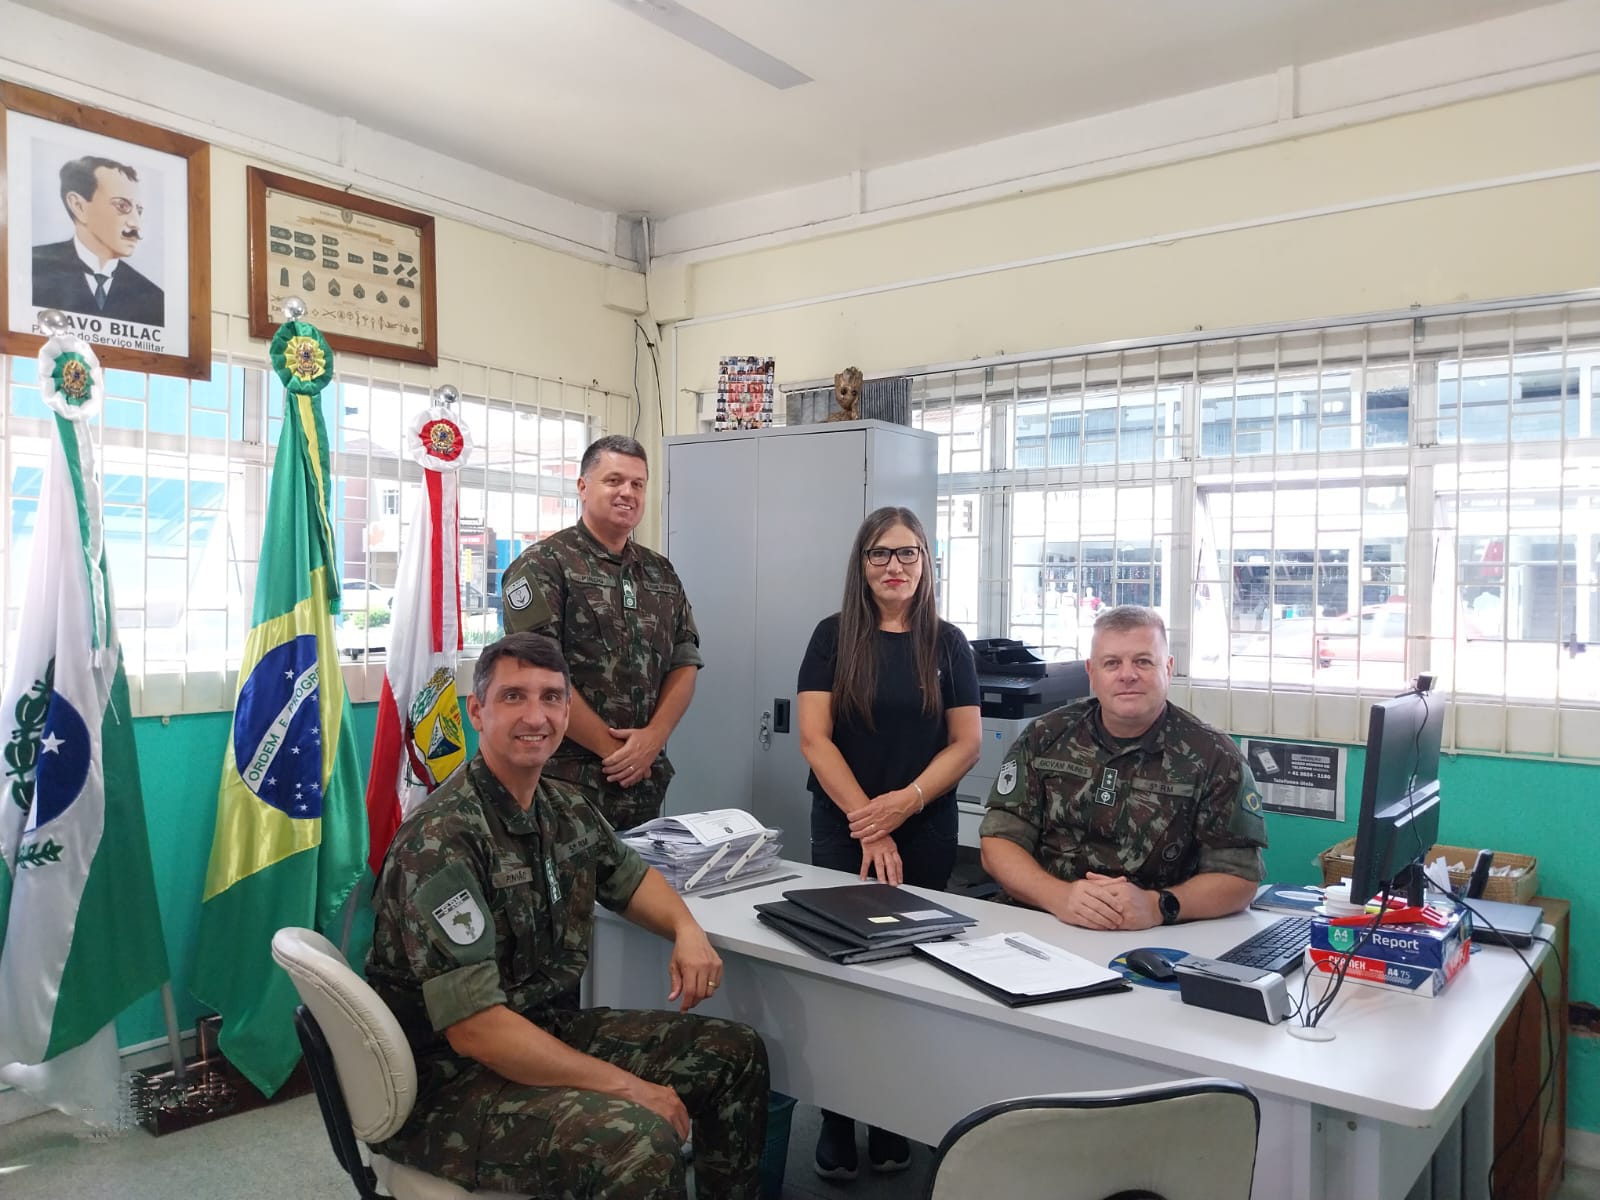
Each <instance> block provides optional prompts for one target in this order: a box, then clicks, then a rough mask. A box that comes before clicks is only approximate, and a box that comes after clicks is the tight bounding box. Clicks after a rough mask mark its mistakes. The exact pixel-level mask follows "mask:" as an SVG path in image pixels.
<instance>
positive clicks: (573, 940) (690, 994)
mask: <svg viewBox="0 0 1600 1200" xmlns="http://www.w3.org/2000/svg"><path fill="white" fill-rule="evenodd" d="M568 687H569V684H568V679H567V670H566V663H565V661H564V660H563V659H562V657H561V652H560V650H559V649H558V648H557V647H556V645H555V643H554V642H552V641H551V640H550V639H549V638H545V637H541V636H539V635H537V634H530V633H523V634H512V635H511V636H509V637H506V638H503V639H502V640H500V641H498V642H496V643H494V644H493V645H492V646H489V647H487V648H485V650H484V652H483V655H482V656H481V657H480V658H479V659H478V665H477V670H476V672H475V675H474V678H473V694H472V696H471V697H470V698H469V699H468V701H467V715H468V717H469V718H470V719H471V721H472V725H473V728H475V729H477V730H478V732H479V747H478V755H477V757H475V758H474V759H473V760H472V761H471V762H470V763H469V764H467V767H466V768H465V769H464V770H462V771H459V772H457V774H456V775H455V776H454V777H453V778H452V779H451V780H450V781H449V782H447V783H446V784H445V785H444V786H443V787H442V788H440V789H439V791H438V792H436V793H435V794H434V795H433V796H431V797H430V798H429V799H428V801H427V802H426V803H424V804H423V805H422V806H421V807H420V808H418V809H417V811H416V812H414V813H413V814H412V815H411V816H410V817H408V818H407V819H406V821H405V822H404V823H403V824H402V825H401V826H400V829H399V832H398V833H396V835H395V839H394V842H393V844H392V845H391V846H390V848H389V854H388V857H387V858H386V859H385V861H384V866H383V872H382V874H381V876H380V877H379V881H378V887H377V892H376V894H375V896H374V899H373V907H374V909H375V910H376V916H377V927H376V930H375V932H374V936H373V943H372V952H371V954H370V956H369V958H368V962H367V979H368V981H369V982H370V983H371V984H372V986H373V988H375V989H376V990H377V993H378V995H379V996H381V997H382V998H383V999H384V1001H385V1002H387V1003H388V1005H389V1007H390V1008H391V1009H393V1010H394V1014H395V1016H396V1017H397V1018H398V1019H399V1021H400V1024H401V1027H402V1028H403V1029H404V1030H405V1034H406V1039H407V1041H409V1042H410V1044H411V1048H412V1051H413V1052H414V1054H415V1055H416V1059H417V1103H416V1107H415V1109H414V1110H413V1111H412V1114H411V1117H410V1119H409V1120H407V1122H406V1124H405V1125H404V1127H402V1128H401V1130H400V1131H399V1133H397V1134H396V1135H395V1136H394V1137H393V1138H390V1139H389V1140H388V1141H386V1142H383V1143H382V1144H380V1145H379V1146H378V1147H377V1149H378V1150H379V1151H380V1152H381V1153H383V1154H385V1155H388V1156H390V1157H392V1158H394V1159H396V1160H397V1161H399V1162H403V1163H408V1164H410V1165H412V1166H415V1167H418V1168H420V1169H422V1170H425V1171H428V1172H430V1173H433V1174H436V1175H441V1176H443V1177H445V1178H447V1179H451V1180H454V1181H455V1182H457V1183H459V1184H461V1185H463V1186H465V1187H468V1188H493V1189H501V1190H505V1191H512V1192H525V1193H529V1194H531V1195H536V1196H549V1197H563V1198H565V1197H571V1198H573V1200H577V1198H580V1197H583V1198H598V1197H608V1198H612V1200H644V1198H646V1197H648V1198H650V1200H657V1198H662V1200H664V1198H666V1197H681V1196H683V1195H684V1186H685V1184H684V1165H683V1160H682V1156H681V1154H680V1150H681V1148H682V1145H683V1142H684V1141H685V1139H687V1138H688V1137H689V1136H690V1125H691V1122H692V1124H693V1129H694V1148H695V1179H696V1189H697V1193H698V1195H699V1196H701V1197H703V1198H708V1200H709V1198H712V1197H725V1198H731V1200H755V1197H756V1196H757V1194H758V1192H759V1187H758V1179H757V1176H758V1167H759V1162H760V1156H761V1150H762V1147H763V1145H764V1143H765V1137H766V1114H767V1088H768V1075H767V1053H766V1047H765V1046H764V1045H763V1044H762V1041H761V1038H760V1037H759V1036H758V1035H757V1034H756V1033H755V1032H754V1031H753V1030H751V1029H749V1028H747V1027H746V1026H744V1025H736V1024H733V1023H731V1022H727V1021H719V1020H713V1019H710V1018H704V1017H696V1016H690V1015H687V1010H688V1009H690V1008H692V1007H693V1006H694V1005H696V1004H698V1003H699V1002H700V1001H701V1000H703V999H705V998H706V997H707V996H709V995H711V994H712V993H713V992H714V991H716V989H717V986H718V984H719V982H720V981H721V976H722V960H721V959H720V958H719V957H718V956H717V953H716V951H715V950H713V949H712V948H711V944H710V943H709V942H708V941H707V940H706V935H705V932H704V931H703V930H702V929H701V928H700V926H699V925H698V924H697V923H696V922H695V920H694V918H693V917H691V916H690V915H689V910H688V909H687V908H686V907H685V906H684V903H683V900H682V899H681V898H680V897H679V896H678V894H677V893H676V892H674V891H673V890H672V888H671V887H670V886H668V884H667V882H666V880H664V879H663V878H662V877H661V875H660V874H659V873H657V872H656V871H654V870H652V869H650V868H647V867H646V866H645V865H644V863H643V861H642V860H640V858H639V856H638V855H637V854H635V853H634V852H633V850H631V849H629V848H628V847H627V846H625V845H624V844H623V843H622V842H621V841H620V840H619V839H618V838H617V836H616V834H615V833H614V832H613V831H612V829H611V826H610V825H609V824H607V823H606V821H605V819H604V818H603V817H602V816H601V815H600V814H599V813H598V812H597V811H596V810H595V809H594V807H593V805H592V804H591V803H590V801H589V799H588V798H587V797H586V796H585V795H584V794H583V792H582V790H581V789H579V788H578V787H575V786H574V785H572V784H568V783H565V782H561V781H558V780H552V779H548V778H543V777H541V773H540V772H541V768H542V767H543V766H544V763H545V760H546V759H547V758H549V756H550V754H551V752H552V751H553V750H554V749H555V748H556V746H557V745H558V744H559V743H560V741H561V737H562V734H563V733H565V732H566V728H567V713H568V699H567V693H568ZM596 900H598V901H599V902H600V903H601V904H604V905H605V906H606V907H607V908H610V909H613V910H615V911H619V912H621V913H622V915H623V916H625V917H627V918H628V919H629V920H631V921H633V922H634V923H636V924H638V925H641V926H643V927H644V928H646V929H649V930H651V931H652V932H654V933H658V934H660V935H662V936H663V937H667V938H670V939H672V943H673V950H672V959H671V965H670V975H671V985H672V986H671V993H670V996H669V999H672V1000H677V1001H678V1002H679V1006H678V1007H679V1011H678V1012H677V1013H668V1012H630V1011H624V1010H612V1009H590V1010H582V1009H580V1008H579V1007H578V980H579V978H580V977H581V976H582V974H583V971H584V967H585V965H586V963H587V961H588V956H589V945H590V934H591V931H592V928H593V922H594V903H595V901H596Z"/></svg>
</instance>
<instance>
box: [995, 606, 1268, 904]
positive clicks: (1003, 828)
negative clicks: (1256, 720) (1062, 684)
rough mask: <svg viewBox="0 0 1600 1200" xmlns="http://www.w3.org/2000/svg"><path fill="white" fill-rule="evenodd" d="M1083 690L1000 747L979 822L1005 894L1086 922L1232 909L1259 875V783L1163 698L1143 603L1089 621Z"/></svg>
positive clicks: (1164, 657)
mask: <svg viewBox="0 0 1600 1200" xmlns="http://www.w3.org/2000/svg"><path fill="white" fill-rule="evenodd" d="M1088 667H1089V686H1090V688H1091V690H1092V691H1093V693H1094V695H1093V696H1092V697H1091V698H1089V699H1087V700H1078V701H1074V702H1073V703H1071V704H1066V705H1063V706H1062V707H1061V708H1058V709H1055V710H1054V711H1053V712H1048V713H1046V714H1044V715H1043V716H1041V717H1039V718H1038V719H1037V720H1035V721H1034V722H1033V724H1031V725H1030V726H1028V728H1027V729H1026V730H1025V731H1024V732H1023V734H1022V736H1021V737H1020V738H1018V739H1017V741H1016V742H1015V744H1014V745H1013V746H1012V747H1011V749H1010V751H1009V752H1008V754H1007V755H1006V758H1005V761H1004V762H1003V763H1002V764H1001V767H1000V772H999V774H998V775H997V776H996V778H995V782H994V787H993V788H992V789H991V790H990V792H989V799H988V813H987V814H986V815H985V816H984V819H983V826H982V828H981V830H980V835H981V837H982V853H983V866H984V869H985V870H986V871H988V872H989V874H990V875H992V876H993V877H994V878H995V880H996V881H997V882H998V883H999V884H1000V886H1001V887H1002V888H1004V889H1005V891H1006V892H1007V894H1008V895H1010V896H1011V898H1012V899H1015V900H1018V901H1021V902H1022V903H1024V904H1029V905H1032V906H1033V907H1035V908H1040V909H1043V910H1044V911H1046V912H1048V913H1050V914H1051V915H1053V916H1054V917H1055V918H1056V919H1057V920H1060V921H1063V922H1065V923H1067V924H1069V925H1082V926H1085V927H1086V928H1089V929H1148V928H1150V927H1151V926H1153V925H1163V924H1166V925H1171V924H1174V923H1175V922H1177V921H1179V920H1187V921H1193V920H1200V919H1203V918H1206V917H1222V916H1228V915H1230V914H1232V913H1236V912H1238V911H1240V910H1241V909H1243V908H1244V907H1245V906H1246V905H1247V904H1249V903H1250V901H1251V899H1252V898H1253V897H1254V895H1255V891H1256V886H1257V885H1258V884H1259V883H1260V882H1261V880H1262V879H1263V878H1264V877H1265V875H1266V870H1265V866H1264V864H1263V862H1262V857H1261V851H1262V850H1263V849H1264V848H1265V847H1266V844H1267V833H1266V826H1265V825H1264V823H1263V822H1262V819H1261V794H1260V792H1258V791H1257V790H1256V782H1255V779H1254V777H1253V776H1252V775H1251V774H1250V768H1249V767H1248V766H1247V765H1246V764H1245V761H1244V756H1243V755H1241V754H1240V753H1239V749H1238V747H1237V746H1235V745H1234V743H1233V740H1232V739H1231V738H1229V737H1228V735H1227V734H1225V733H1223V732H1222V731H1221V730H1218V729H1213V728H1212V727H1211V726H1210V725H1207V724H1206V723H1205V722H1204V721H1202V720H1200V719H1199V718H1198V717H1196V716H1195V715H1194V714H1192V713H1189V712H1185V711H1184V710H1183V709H1181V708H1178V707H1177V706H1176V705H1174V704H1172V703H1170V702H1169V701H1168V700H1167V690H1168V687H1169V685H1170V683H1171V679H1172V657H1171V655H1170V654H1169V653H1168V651H1167V631H1166V626H1165V625H1164V624H1163V622H1162V620H1161V617H1160V615H1159V614H1158V613H1156V612H1155V611H1154V610H1152V609H1148V608H1140V607H1137V606H1135V605H1122V606H1119V607H1117V608H1110V609H1106V610H1105V611H1104V612H1102V613H1101V614H1100V615H1099V616H1098V617H1097V618H1095V623H1094V637H1093V640H1092V642H1091V644H1090V654H1089V663H1088Z"/></svg>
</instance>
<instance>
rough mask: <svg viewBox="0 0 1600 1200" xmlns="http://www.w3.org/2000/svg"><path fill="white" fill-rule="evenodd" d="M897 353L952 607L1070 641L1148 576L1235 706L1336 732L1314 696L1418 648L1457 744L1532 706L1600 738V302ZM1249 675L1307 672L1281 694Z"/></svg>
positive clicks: (988, 631) (1491, 737)
mask: <svg viewBox="0 0 1600 1200" xmlns="http://www.w3.org/2000/svg"><path fill="white" fill-rule="evenodd" d="M909 374H911V375H912V377H913V378H912V420H913V424H915V425H917V426H918V427H920V428H923V429H928V430H932V431H935V432H937V433H938V434H939V472H940V476H939V505H938V514H937V518H938V519H937V525H938V528H937V535H936V536H937V539H938V550H937V554H938V559H939V566H940V589H941V595H940V601H941V611H942V612H943V614H944V615H945V616H946V617H947V618H948V619H949V620H951V621H954V622H955V623H956V624H958V625H960V626H961V627H962V628H963V629H964V630H966V632H967V633H968V634H969V635H971V636H1005V637H1013V638H1018V639H1020V640H1022V641H1024V642H1026V643H1028V644H1029V645H1031V646H1034V647H1037V648H1038V649H1039V650H1040V651H1041V652H1042V653H1043V654H1044V655H1045V656H1046V657H1049V658H1058V657H1067V658H1071V657H1084V656H1087V654H1088V651H1089V635H1090V631H1091V625H1092V622H1093V618H1094V615H1095V613H1096V612H1097V611H1098V610H1099V608H1100V607H1101V606H1103V605H1107V604H1146V605H1151V606H1153V607H1155V608H1157V609H1158V610H1160V612H1161V613H1162V615H1163V617H1164V618H1165V619H1166V621H1167V622H1168V625H1169V629H1170V633H1171V642H1172V648H1173V652H1174V655H1175V657H1176V660H1177V664H1176V665H1177V674H1178V676H1179V677H1180V681H1181V684H1182V687H1183V688H1185V689H1187V692H1186V694H1194V693H1208V694H1210V696H1211V701H1212V704H1213V711H1214V712H1220V713H1222V714H1224V720H1223V722H1222V723H1225V724H1230V727H1231V728H1235V729H1236V731H1239V732H1279V733H1284V734H1289V733H1293V734H1297V735H1303V736H1304V735H1314V734H1316V733H1317V732H1319V730H1320V731H1323V732H1326V728H1327V727H1329V723H1327V722H1319V721H1318V720H1317V718H1316V715H1315V714H1316V712H1317V710H1318V708H1319V706H1321V707H1324V708H1325V710H1326V711H1328V712H1333V711H1340V712H1342V713H1344V714H1345V715H1344V716H1342V717H1340V719H1339V720H1337V721H1335V722H1332V725H1333V726H1337V727H1338V728H1339V729H1340V730H1341V731H1343V732H1344V733H1346V734H1353V736H1352V740H1356V739H1359V736H1360V735H1359V734H1358V733H1353V731H1354V730H1355V729H1356V728H1357V726H1358V722H1357V721H1356V720H1354V719H1353V715H1354V710H1353V708H1352V707H1351V706H1350V705H1348V704H1346V705H1344V706H1342V707H1341V706H1339V705H1336V704H1331V703H1330V704H1328V705H1326V706H1324V705H1322V698H1324V697H1327V698H1338V697H1341V696H1343V697H1351V696H1353V697H1357V698H1358V699H1359V698H1362V697H1365V698H1367V699H1371V698H1376V697H1378V696H1381V695H1387V694H1393V693H1394V692H1396V691H1399V690H1400V689H1401V688H1402V687H1403V686H1405V685H1406V684H1408V683H1409V681H1410V680H1412V679H1413V678H1414V677H1415V676H1416V675H1417V673H1418V672H1421V671H1427V672H1431V673H1432V674H1434V675H1435V676H1436V677H1437V679H1438V681H1439V686H1440V687H1442V688H1443V689H1444V690H1445V691H1446V693H1447V694H1448V695H1449V696H1450V697H1451V698H1452V699H1453V700H1454V701H1456V702H1457V703H1456V705H1455V706H1454V707H1456V708H1459V709H1462V710H1463V711H1464V712H1465V711H1466V710H1469V709H1470V710H1474V711H1472V712H1467V713H1466V718H1467V719H1468V720H1469V721H1470V722H1471V723H1472V731H1471V736H1470V737H1467V738H1461V737H1458V738H1457V742H1458V744H1469V743H1470V744H1471V745H1472V746H1473V747H1474V748H1485V749H1490V750H1507V751H1510V750H1514V749H1516V747H1517V745H1518V744H1520V740H1519V738H1518V736H1517V735H1516V733H1515V731H1514V730H1512V729H1511V728H1510V727H1511V726H1512V725H1515V724H1516V723H1517V721H1518V720H1520V717H1521V713H1520V710H1524V709H1527V710H1540V709H1542V710H1546V711H1548V712H1553V713H1554V714H1555V715H1554V716H1553V717H1552V718H1551V720H1552V721H1553V722H1554V723H1555V724H1556V725H1560V723H1561V722H1562V721H1563V720H1564V719H1567V723H1568V726H1569V727H1568V729H1567V730H1566V731H1562V730H1560V729H1559V728H1556V729H1553V730H1552V731H1551V732H1550V733H1549V735H1548V736H1545V735H1544V734H1539V735H1537V736H1533V737H1532V738H1531V741H1532V742H1533V743H1536V744H1537V745H1538V746H1539V747H1541V748H1544V749H1547V750H1548V751H1549V752H1551V753H1553V754H1559V755H1563V756H1566V755H1570V756H1572V757H1596V756H1597V752H1596V751H1595V750H1594V749H1593V745H1594V743H1593V742H1590V743H1589V745H1588V746H1587V747H1583V746H1581V745H1580V744H1579V743H1580V741H1581V739H1579V738H1578V737H1577V735H1576V734H1575V733H1574V732H1573V731H1574V730H1577V729H1580V728H1582V729H1589V728H1593V729H1595V730H1596V731H1600V726H1594V725H1589V724H1585V721H1587V720H1589V719H1590V718H1592V717H1593V716H1594V715H1595V712H1596V711H1600V408H1597V406H1600V396H1597V392H1600V301H1596V300H1593V299H1590V298H1588V297H1582V298H1573V299H1571V300H1569V301H1565V302H1550V303H1542V304H1529V305H1512V304H1509V303H1508V304H1507V306H1506V307H1504V308H1500V309H1496V310H1493V311H1482V310H1473V311H1460V312H1454V313H1451V312H1441V311H1439V310H1431V311H1430V312H1428V313H1427V314H1426V315H1423V316H1413V315H1404V316H1399V317H1396V318H1394V319H1384V320H1371V321H1365V322H1345V323H1329V324H1327V325H1325V326H1319V327H1313V328H1294V329H1288V330H1281V331H1271V332H1253V331H1242V332H1240V333H1238V334H1236V335H1226V334H1209V333H1208V334H1204V335H1195V336H1191V337H1186V338H1184V339H1181V340H1174V341H1172V342H1170V343H1166V344H1142V345H1138V346H1135V347H1130V348H1116V347H1107V348H1105V349H1103V350H1102V349H1089V350H1087V351H1084V352H1079V353H1073V354H1070V355H1062V356H1057V357H1053V358H1048V359H1039V360H1035V361H1025V362H1017V361H1008V362H1005V363H1000V364H996V365H993V366H987V367H972V368H960V369H956V370H932V371H922V372H916V371H913V372H909ZM1258 692H1261V693H1267V694H1271V695H1276V696H1280V697H1293V696H1296V695H1300V694H1303V695H1306V696H1309V697H1311V701H1310V702H1309V703H1295V702H1292V701H1286V702H1285V703H1283V704H1281V705H1279V706H1277V707H1280V708H1281V709H1282V710H1283V712H1285V713H1290V714H1300V715H1297V716H1294V717H1292V718H1290V719H1288V720H1287V721H1283V720H1276V719H1274V716H1273V708H1274V706H1272V705H1267V706H1265V708H1264V709H1263V707H1262V706H1260V705H1256V704H1252V703H1240V701H1241V698H1242V697H1244V696H1245V694H1246V693H1258ZM1218 696H1220V700H1219V699H1218ZM1180 702H1182V701H1181V700H1180ZM1585 710H1587V716H1583V715H1582V714H1583V712H1584V711H1585ZM1263 711H1264V712H1265V713H1266V714H1267V715H1266V716H1265V717H1259V718H1252V720H1253V721H1254V722H1255V723H1256V724H1257V725H1262V724H1264V725H1265V726H1267V727H1266V728H1255V729H1240V728H1239V725H1240V724H1241V718H1240V713H1241V712H1252V713H1260V712H1263ZM1485 712H1490V713H1492V714H1493V715H1494V721H1495V722H1498V731H1496V730H1493V729H1490V728H1489V727H1488V725H1486V724H1485V722H1484V720H1483V716H1484V713H1485ZM1306 713H1310V714H1312V715H1311V716H1309V717H1307V716H1304V714H1306ZM1568 718H1570V719H1568ZM1230 722H1231V723H1230ZM1245 723H1248V722H1245ZM1491 723H1493V722H1491ZM1286 724H1288V725H1292V726H1293V728H1285V727H1284V726H1285V725H1286ZM1457 732H1458V733H1459V732H1460V731H1457Z"/></svg>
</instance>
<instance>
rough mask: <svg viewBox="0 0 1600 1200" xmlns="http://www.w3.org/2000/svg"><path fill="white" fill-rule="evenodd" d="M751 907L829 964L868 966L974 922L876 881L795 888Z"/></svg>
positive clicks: (760, 916)
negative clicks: (866, 963) (861, 964)
mask: <svg viewBox="0 0 1600 1200" xmlns="http://www.w3.org/2000/svg"><path fill="white" fill-rule="evenodd" d="M783 897H784V898H783V899H782V900H781V901H776V902H773V903H770V904H758V905H756V916H757V918H758V919H759V920H760V921H761V922H762V923H763V924H765V925H770V926H771V927H772V928H773V929H776V930H777V931H778V932H779V933H781V934H783V935H784V936H785V937H787V938H788V939H789V940H790V941H793V942H798V943H799V944H800V945H802V946H804V947H805V948H806V949H807V950H810V951H811V952H812V953H813V954H817V955H820V956H821V957H823V958H829V959H832V960H833V961H834V962H873V961H875V960H877V959H880V958H895V957H898V956H900V955H904V954H909V953H911V948H912V946H914V945H917V944H919V943H922V942H928V941H933V940H936V939H938V938H946V937H949V936H950V935H951V934H954V933H960V932H961V931H962V930H964V929H967V928H969V927H971V926H973V925H976V924H977V921H976V920H975V919H974V918H972V917H968V916H965V915H963V914H962V913H958V912H956V911H955V910H954V909H949V908H946V907H944V905H942V904H936V903H934V902H933V901H932V900H928V899H925V898H924V897H922V896H918V895H915V894H914V893H912V892H905V891H901V890H900V889H899V888H897V887H890V886H889V885H887V884H882V883H857V884H846V885H845V886H843V887H831V888H797V889H796V890H794V891H792V892H785V893H784V894H783Z"/></svg>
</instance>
